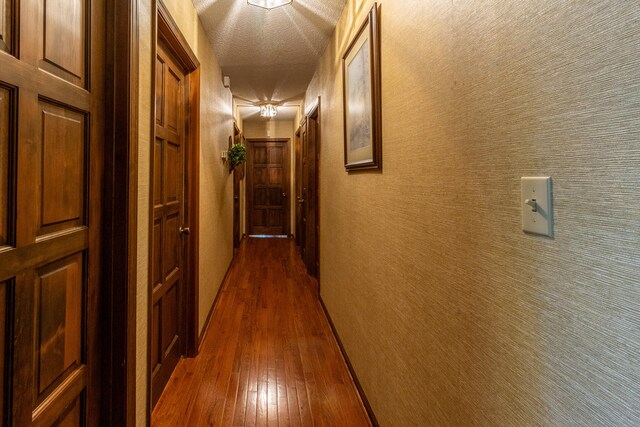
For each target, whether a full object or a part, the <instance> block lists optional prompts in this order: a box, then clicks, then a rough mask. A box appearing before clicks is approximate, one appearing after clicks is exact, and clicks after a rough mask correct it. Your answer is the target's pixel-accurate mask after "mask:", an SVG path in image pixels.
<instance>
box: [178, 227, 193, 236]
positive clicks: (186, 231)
mask: <svg viewBox="0 0 640 427" xmlns="http://www.w3.org/2000/svg"><path fill="white" fill-rule="evenodd" d="M178 231H180V234H182V235H185V236H188V235H189V234H190V233H191V229H189V227H180V228H179V229H178Z"/></svg>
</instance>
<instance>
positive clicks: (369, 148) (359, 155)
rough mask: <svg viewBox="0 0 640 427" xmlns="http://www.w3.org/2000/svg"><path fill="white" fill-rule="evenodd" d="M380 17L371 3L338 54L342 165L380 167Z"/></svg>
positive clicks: (360, 167)
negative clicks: (345, 45) (340, 53)
mask: <svg viewBox="0 0 640 427" xmlns="http://www.w3.org/2000/svg"><path fill="white" fill-rule="evenodd" d="M380 68H381V67H380V16H379V9H378V4H377V3H374V4H373V7H372V8H371V11H370V12H369V14H368V16H367V19H366V20H365V22H364V23H363V24H362V25H361V26H360V29H359V30H358V32H357V33H356V35H355V37H354V38H353V40H352V41H351V43H349V47H347V50H346V52H345V54H344V56H343V57H342V81H343V87H342V96H343V103H344V114H343V120H344V166H345V169H346V170H347V171H348V172H350V171H358V170H372V169H373V170H375V169H377V170H381V169H382V101H381V98H382V97H381V76H380Z"/></svg>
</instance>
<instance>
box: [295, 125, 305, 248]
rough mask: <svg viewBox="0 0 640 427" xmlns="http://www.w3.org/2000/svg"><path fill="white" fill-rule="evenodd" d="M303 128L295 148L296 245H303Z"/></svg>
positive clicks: (299, 131)
mask: <svg viewBox="0 0 640 427" xmlns="http://www.w3.org/2000/svg"><path fill="white" fill-rule="evenodd" d="M301 135H302V128H299V129H298V131H297V132H296V148H295V162H296V172H295V189H296V245H297V246H300V245H301V244H302V202H303V199H302V141H301Z"/></svg>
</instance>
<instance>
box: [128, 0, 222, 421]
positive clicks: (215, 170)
mask: <svg viewBox="0 0 640 427" xmlns="http://www.w3.org/2000/svg"><path fill="white" fill-rule="evenodd" d="M164 3H165V5H166V6H167V9H168V10H169V12H170V14H171V16H172V17H173V19H174V20H175V21H176V23H177V24H178V26H179V28H180V30H181V31H182V33H183V34H184V36H185V39H186V40H187V42H188V43H189V45H190V46H191V49H192V50H193V51H194V53H195V54H196V56H197V57H198V60H199V61H200V70H201V75H200V236H199V237H200V271H199V281H200V292H199V326H200V330H202V328H203V326H204V323H205V321H206V318H207V315H208V313H209V310H210V309H211V306H212V304H213V301H214V298H215V295H216V293H217V291H218V288H219V287H220V284H221V283H222V279H223V278H224V275H225V273H226V271H227V267H228V266H229V263H230V262H231V258H232V256H233V240H232V234H233V218H232V216H233V204H232V200H233V180H232V179H231V175H229V173H228V170H227V168H226V165H224V164H223V163H222V160H221V159H220V152H221V151H222V150H225V149H226V148H227V146H228V143H229V136H230V135H231V134H232V131H233V118H232V99H231V93H230V91H229V90H228V89H226V88H224V87H223V86H222V74H221V70H220V66H219V65H218V62H217V59H216V57H215V54H214V52H213V50H212V48H211V46H210V44H209V41H208V39H207V36H206V35H205V33H204V30H203V28H202V26H201V24H200V20H199V18H198V16H197V14H196V12H195V9H194V7H193V5H192V3H191V1H189V0H164ZM139 4H140V93H139V96H140V107H139V109H140V111H139V118H140V135H139V146H140V147H139V156H138V162H139V171H138V174H139V177H138V192H139V193H138V204H139V207H140V210H139V213H138V304H137V306H138V313H137V316H138V337H137V344H136V345H137V361H136V363H137V365H136V371H137V384H136V387H137V388H136V391H137V399H136V402H137V406H136V413H137V425H139V426H143V425H146V414H145V409H146V393H147V382H148V379H147V366H146V363H147V339H148V335H147V334H148V325H147V315H148V307H147V304H148V298H147V292H148V257H149V240H148V239H149V238H148V232H149V227H148V226H149V224H148V222H149V208H148V207H149V164H150V152H151V151H150V142H149V141H150V132H151V126H150V123H151V113H152V110H151V105H150V100H151V81H150V76H151V64H152V61H151V60H152V58H151V44H152V40H151V26H150V23H151V15H150V1H149V0H139Z"/></svg>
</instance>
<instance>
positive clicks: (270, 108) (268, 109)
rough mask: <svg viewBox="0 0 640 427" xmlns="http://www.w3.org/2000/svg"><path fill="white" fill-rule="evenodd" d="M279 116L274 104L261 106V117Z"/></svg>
mask: <svg viewBox="0 0 640 427" xmlns="http://www.w3.org/2000/svg"><path fill="white" fill-rule="evenodd" d="M277 114H278V108H277V107H276V106H275V105H272V104H265V105H261V106H260V115H261V116H262V117H269V118H272V117H275V116H276V115H277Z"/></svg>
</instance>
